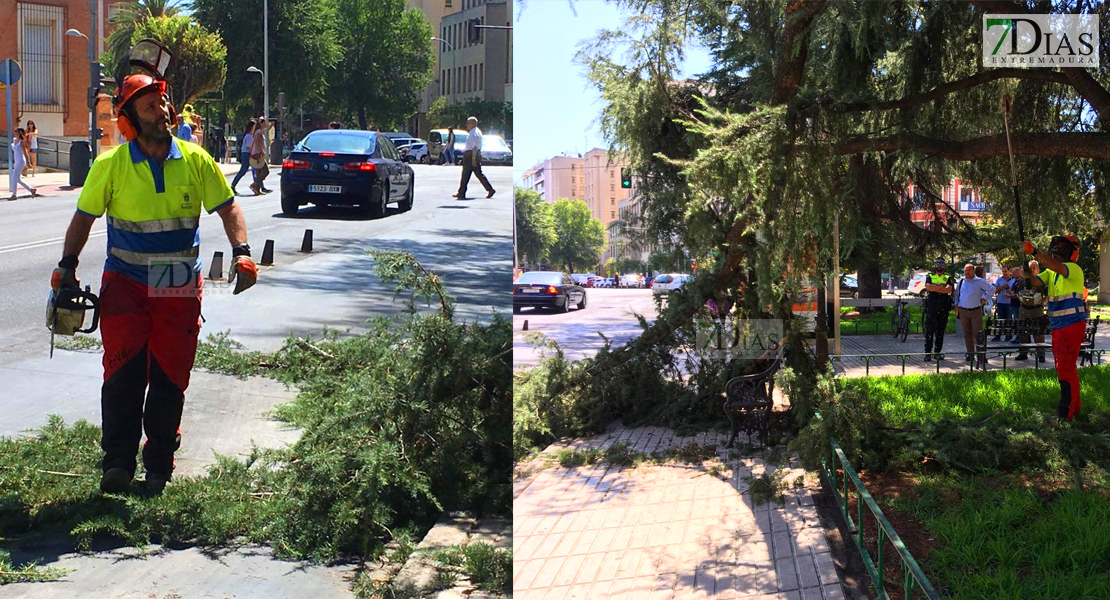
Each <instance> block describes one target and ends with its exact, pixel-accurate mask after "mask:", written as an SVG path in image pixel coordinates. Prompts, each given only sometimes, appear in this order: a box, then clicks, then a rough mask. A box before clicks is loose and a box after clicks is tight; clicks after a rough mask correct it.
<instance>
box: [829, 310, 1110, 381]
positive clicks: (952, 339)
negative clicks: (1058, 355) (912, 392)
mask: <svg viewBox="0 0 1110 600" xmlns="http://www.w3.org/2000/svg"><path fill="white" fill-rule="evenodd" d="M842 340H843V341H842V342H841V344H840V351H841V354H912V355H913V356H910V357H909V358H907V359H906V375H924V374H927V373H936V372H937V366H936V363H935V362H931V361H930V362H928V363H926V362H924V361H923V355H924V354H925V336H924V334H910V335H909V337H907V338H906V341H905V342H901V341H898V340H896V339H894V338H893V337H891V336H890V335H886V334H880V335H846V336H843V338H842ZM1046 341H1047V338H1046ZM1095 348H1106V349H1110V320H1107V319H1105V318H1103V319H1102V320H1101V321H1100V322H1099V327H1098V333H1097V334H1095ZM834 350H835V347H834V345H833V342H832V341H831V340H830V341H829V353H830V355H831V354H832V353H833V352H834ZM943 354H944V360H943V361H941V364H940V372H941V373H955V372H959V371H967V370H968V363H967V361H966V360H964V338H963V335H960V334H949V335H945V336H944V346H943ZM988 356H989V354H988ZM1014 356H1015V355H1011V356H1010V357H1009V358H1007V359H1006V368H1007V369H1015V368H1016V369H1034V368H1040V369H1054V368H1055V366H1054V365H1053V362H1052V353H1051V352H1048V353H1047V355H1046V356H1047V360H1046V362H1043V363H1041V364H1039V365H1038V364H1037V363H1036V362H1035V361H1033V360H1032V359H1030V360H1026V361H1015V360H1014ZM1107 358H1110V355H1107ZM832 364H833V368H834V369H836V371H837V372H838V373H843V374H844V375H846V376H848V377H863V376H864V375H865V374H866V373H867V371H868V369H867V367H866V361H865V360H864V359H863V358H858V357H848V358H843V359H841V360H839V361H837V360H834V361H833V363H832ZM1095 364H1098V359H1097V358H1096V359H1095ZM987 369H988V370H1000V369H1002V359H1001V358H994V357H992V358H990V360H989V361H988V364H987ZM870 374H871V375H873V376H882V375H901V374H902V359H901V358H899V357H897V356H883V357H878V358H874V359H872V360H871V369H870Z"/></svg>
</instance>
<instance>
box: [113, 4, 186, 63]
mask: <svg viewBox="0 0 1110 600" xmlns="http://www.w3.org/2000/svg"><path fill="white" fill-rule="evenodd" d="M116 6H119V12H118V13H116V16H115V17H113V18H112V19H111V24H112V26H113V27H114V28H113V29H112V34H111V35H110V36H108V41H107V48H105V49H104V57H103V59H102V60H101V62H102V63H103V64H104V65H106V66H107V67H108V68H109V69H112V70H114V69H115V68H116V65H118V64H119V61H120V60H121V59H123V57H124V56H126V55H127V52H128V51H129V50H130V49H131V37H132V36H133V35H134V34H135V26H136V25H138V24H139V23H142V22H143V21H145V20H147V19H152V18H154V17H172V16H175V15H177V14H180V13H181V10H182V9H183V8H186V7H187V6H188V3H187V2H185V1H184V0H136V1H135V2H124V3H120V4H117V5H116Z"/></svg>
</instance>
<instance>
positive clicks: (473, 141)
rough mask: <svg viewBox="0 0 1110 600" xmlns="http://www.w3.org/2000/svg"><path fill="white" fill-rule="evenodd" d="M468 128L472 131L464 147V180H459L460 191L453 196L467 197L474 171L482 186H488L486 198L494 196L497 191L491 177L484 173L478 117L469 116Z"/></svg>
mask: <svg viewBox="0 0 1110 600" xmlns="http://www.w3.org/2000/svg"><path fill="white" fill-rule="evenodd" d="M466 129H467V130H468V131H469V132H470V133H469V134H468V135H467V136H466V147H465V148H463V158H462V168H463V170H462V180H461V181H460V182H459V191H458V193H457V194H452V196H453V197H455V198H459V199H465V198H466V186H467V185H469V184H470V174H471V173H473V174H474V176H475V177H477V178H478V181H479V182H480V183H481V184H482V187H484V188H486V192H487V193H486V198H492V197H493V194H494V193H495V191H494V189H493V186H492V185H490V184H489V179H486V176H485V174H484V173H482V130H481V129H478V118H477V117H470V118H468V119H467V120H466Z"/></svg>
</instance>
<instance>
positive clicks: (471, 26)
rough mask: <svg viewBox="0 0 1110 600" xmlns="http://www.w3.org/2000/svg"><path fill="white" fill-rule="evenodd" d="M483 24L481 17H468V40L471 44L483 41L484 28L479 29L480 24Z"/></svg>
mask: <svg viewBox="0 0 1110 600" xmlns="http://www.w3.org/2000/svg"><path fill="white" fill-rule="evenodd" d="M481 24H482V20H481V19H467V20H466V41H467V42H469V43H471V44H481V43H482V30H481V29H478V25H481Z"/></svg>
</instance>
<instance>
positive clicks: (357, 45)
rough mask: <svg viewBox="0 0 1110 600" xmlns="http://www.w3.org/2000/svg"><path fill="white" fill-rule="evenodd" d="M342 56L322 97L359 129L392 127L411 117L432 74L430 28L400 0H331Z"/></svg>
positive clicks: (418, 14)
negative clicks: (350, 116) (349, 116)
mask: <svg viewBox="0 0 1110 600" xmlns="http://www.w3.org/2000/svg"><path fill="white" fill-rule="evenodd" d="M334 1H335V4H336V10H337V15H336V16H337V21H336V25H337V31H338V35H339V41H340V44H341V45H342V47H343V48H344V54H343V56H342V58H341V60H339V61H338V62H336V63H335V65H333V67H332V69H331V71H330V75H329V87H328V100H329V102H330V103H332V104H333V105H338V107H340V108H342V109H343V110H345V111H348V112H350V113H352V114H354V115H355V117H356V118H357V120H358V124H359V127H360V128H361V129H365V128H366V127H367V125H370V124H373V125H376V126H378V127H381V128H390V129H392V128H395V127H396V126H398V125H400V124H402V123H403V122H404V121H405V120H406V119H408V118H409V117H410V116H412V115H413V114H414V113H415V112H416V109H417V103H418V96H419V94H420V92H421V91H423V90H424V88H426V87H427V86H428V84H429V83H430V82H431V81H432V77H433V76H434V75H435V53H434V48H433V46H432V41H431V38H432V35H433V32H432V26H431V25H430V24H429V23H428V21H427V19H426V18H425V17H424V15H423V13H421V12H420V11H419V10H417V9H406V8H405V2H404V0H334Z"/></svg>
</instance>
